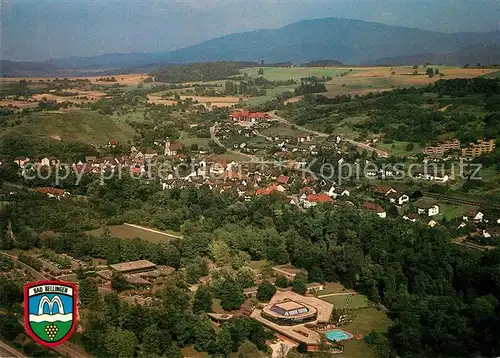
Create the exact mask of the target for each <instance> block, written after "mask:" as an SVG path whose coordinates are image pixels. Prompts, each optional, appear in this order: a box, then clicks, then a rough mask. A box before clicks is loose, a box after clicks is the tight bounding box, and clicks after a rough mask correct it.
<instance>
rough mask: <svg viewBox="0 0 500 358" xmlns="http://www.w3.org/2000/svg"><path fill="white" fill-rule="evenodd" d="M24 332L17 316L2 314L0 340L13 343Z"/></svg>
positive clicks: (0, 316) (0, 317)
mask: <svg viewBox="0 0 500 358" xmlns="http://www.w3.org/2000/svg"><path fill="white" fill-rule="evenodd" d="M22 332H24V329H23V327H22V326H21V325H20V324H19V321H18V318H17V317H16V316H15V315H13V314H3V313H0V338H4V339H5V340H7V341H12V340H14V338H16V337H17V335H18V334H20V333H22Z"/></svg>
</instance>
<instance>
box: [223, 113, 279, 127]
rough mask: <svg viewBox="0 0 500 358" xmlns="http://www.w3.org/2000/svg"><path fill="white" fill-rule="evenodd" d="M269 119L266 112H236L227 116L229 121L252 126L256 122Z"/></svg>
mask: <svg viewBox="0 0 500 358" xmlns="http://www.w3.org/2000/svg"><path fill="white" fill-rule="evenodd" d="M269 118H271V117H270V116H269V114H267V113H266V112H248V111H236V112H233V113H231V114H230V115H229V119H232V120H233V121H235V122H240V123H244V124H250V123H252V124H253V123H256V122H258V121H267V120H268V119H269Z"/></svg>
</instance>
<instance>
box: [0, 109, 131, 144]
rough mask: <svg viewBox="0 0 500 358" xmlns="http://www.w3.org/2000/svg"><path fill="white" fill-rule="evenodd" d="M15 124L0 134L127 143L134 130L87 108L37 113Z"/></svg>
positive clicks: (92, 142) (100, 142) (84, 141)
mask: <svg viewBox="0 0 500 358" xmlns="http://www.w3.org/2000/svg"><path fill="white" fill-rule="evenodd" d="M20 121H21V123H19V124H17V125H15V126H12V127H11V126H9V127H4V129H2V133H1V134H0V135H6V134H9V133H19V134H24V135H32V136H43V137H49V136H59V137H60V138H61V139H62V140H73V141H79V142H83V143H88V144H107V143H108V141H109V140H111V139H115V140H117V141H118V142H119V143H123V142H127V141H128V140H131V139H132V138H133V136H134V133H135V132H134V130H133V129H132V128H131V127H130V126H129V125H128V124H126V123H124V122H120V121H117V120H115V119H113V118H112V117H109V116H105V115H101V114H99V113H96V112H92V111H87V110H75V111H68V112H62V111H57V112H38V113H32V114H29V115H28V116H26V117H23V118H21V119H20Z"/></svg>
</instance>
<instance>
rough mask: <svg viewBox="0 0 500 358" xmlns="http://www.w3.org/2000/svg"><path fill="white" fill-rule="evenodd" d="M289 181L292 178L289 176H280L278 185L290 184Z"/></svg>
mask: <svg viewBox="0 0 500 358" xmlns="http://www.w3.org/2000/svg"><path fill="white" fill-rule="evenodd" d="M289 179H290V178H289V177H287V176H285V175H280V176H279V177H278V179H276V181H277V182H278V183H280V184H286V183H288V180H289Z"/></svg>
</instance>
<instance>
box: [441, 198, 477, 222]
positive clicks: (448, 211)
mask: <svg viewBox="0 0 500 358" xmlns="http://www.w3.org/2000/svg"><path fill="white" fill-rule="evenodd" d="M474 209H477V208H475V207H474V206H469V205H460V204H448V203H443V202H440V203H439V214H438V215H437V216H436V219H438V220H441V219H443V218H444V217H446V219H447V220H450V219H454V218H459V217H462V215H463V214H465V213H466V212H468V211H471V210H474Z"/></svg>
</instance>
